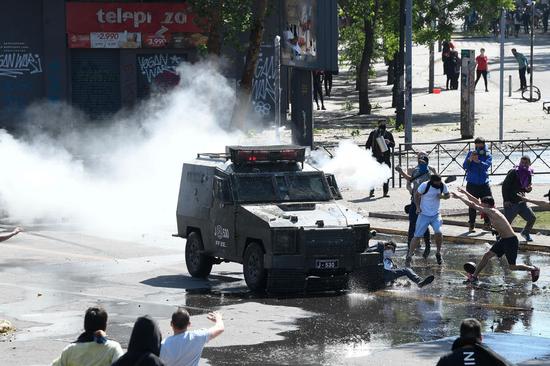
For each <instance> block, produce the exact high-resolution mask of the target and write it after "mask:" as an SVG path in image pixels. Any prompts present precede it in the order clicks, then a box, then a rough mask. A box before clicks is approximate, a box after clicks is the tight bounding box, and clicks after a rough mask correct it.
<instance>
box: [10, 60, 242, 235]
mask: <svg viewBox="0 0 550 366" xmlns="http://www.w3.org/2000/svg"><path fill="white" fill-rule="evenodd" d="M179 73H180V76H181V82H180V85H179V86H178V87H177V88H176V89H175V90H173V91H172V92H170V93H168V94H165V95H162V96H156V97H153V98H151V99H150V100H148V101H145V102H143V103H142V104H141V106H139V107H138V108H136V109H135V110H134V111H130V112H126V113H125V114H124V116H122V115H118V116H117V117H114V118H113V119H112V120H110V121H104V123H101V124H98V123H95V122H90V121H87V120H86V119H85V118H83V116H82V114H81V113H79V112H77V111H75V110H74V109H72V108H70V107H67V106H64V105H59V104H56V105H53V104H42V105H35V106H33V107H31V108H30V109H29V110H28V111H27V113H26V118H25V119H26V120H25V121H21V123H25V124H28V125H29V126H30V127H29V128H28V130H27V132H26V133H25V134H24V135H23V137H21V138H18V139H16V138H14V137H12V136H11V135H10V134H8V133H7V132H5V131H3V130H0V167H1V169H2V174H0V210H2V211H4V213H7V215H8V216H9V218H10V219H11V220H12V221H15V222H18V223H21V224H23V225H25V224H31V223H36V222H37V221H46V222H50V223H51V222H63V221H70V222H72V223H78V224H80V225H84V227H85V228H90V229H103V230H114V232H117V231H118V230H121V231H124V232H134V233H135V234H138V235H140V234H142V233H144V232H147V231H146V230H148V229H150V228H152V227H153V226H155V225H159V224H161V225H167V224H168V225H175V211H176V203H177V194H178V187H179V182H180V174H181V164H182V162H183V161H185V160H190V159H192V158H194V157H195V156H196V153H197V152H223V149H224V147H225V145H227V144H234V143H238V142H239V140H240V139H242V136H241V135H239V134H237V133H228V132H226V131H225V130H224V129H223V128H222V127H220V126H226V125H228V123H229V119H230V117H231V114H232V108H233V103H234V98H235V93H234V89H233V88H232V87H231V86H230V84H229V83H228V81H227V80H226V79H225V78H224V77H223V76H222V75H221V74H220V73H218V72H217V71H216V70H215V68H214V67H213V66H212V65H211V64H207V63H205V64H197V65H189V64H184V65H182V66H181V68H180V69H179Z"/></svg>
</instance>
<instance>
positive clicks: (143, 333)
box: [112, 315, 165, 366]
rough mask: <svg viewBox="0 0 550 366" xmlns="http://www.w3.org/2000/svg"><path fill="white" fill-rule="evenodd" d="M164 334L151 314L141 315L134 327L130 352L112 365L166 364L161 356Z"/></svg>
mask: <svg viewBox="0 0 550 366" xmlns="http://www.w3.org/2000/svg"><path fill="white" fill-rule="evenodd" d="M161 342H162V335H161V334H160V329H159V327H158V325H157V322H155V321H154V320H153V318H151V317H150V316H149V315H146V316H142V317H139V318H138V319H137V320H136V322H135V324H134V329H132V335H131V336H130V341H129V342H128V352H126V353H125V354H124V355H123V356H122V357H121V358H119V359H118V360H117V361H116V362H115V363H113V364H112V366H165V364H164V362H162V360H161V359H160V358H159V355H160V345H161Z"/></svg>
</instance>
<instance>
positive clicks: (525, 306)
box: [0, 224, 550, 366]
mask: <svg viewBox="0 0 550 366" xmlns="http://www.w3.org/2000/svg"><path fill="white" fill-rule="evenodd" d="M173 230H175V228H174V227H172V225H169V224H167V225H166V226H165V227H159V228H158V230H157V231H155V232H154V233H139V232H138V233H136V234H138V235H136V237H138V239H136V238H131V239H128V240H122V238H116V239H113V238H109V237H105V236H100V235H98V234H90V233H87V232H84V231H81V230H79V229H78V228H74V227H70V226H68V225H57V226H56V225H51V226H48V225H39V226H36V227H28V228H27V231H26V232H24V233H21V234H20V235H18V236H16V237H14V238H12V239H10V240H9V241H7V242H4V243H2V245H1V246H0V248H1V256H0V319H7V320H9V321H11V322H12V323H13V324H14V326H15V327H16V328H17V331H16V332H15V333H13V334H10V335H7V336H2V338H1V341H0V354H1V355H2V356H1V357H2V359H1V364H2V365H5V366H9V365H44V364H49V362H50V361H51V360H53V359H54V358H55V357H56V356H58V355H59V353H60V352H61V350H62V349H63V348H64V347H65V346H66V345H67V344H68V343H70V342H72V341H74V340H75V339H76V337H77V335H78V334H79V333H80V332H81V329H82V316H83V312H84V310H85V309H86V308H87V307H89V306H92V305H96V304H101V305H102V306H104V307H105V308H106V309H107V311H108V312H109V326H108V334H109V335H110V337H111V338H113V339H115V340H118V341H120V342H121V343H122V345H123V346H124V347H126V346H127V344H128V339H129V335H130V332H131V327H132V323H133V322H134V320H135V319H136V318H137V317H138V316H140V315H144V314H150V315H151V316H153V317H154V318H155V319H156V320H157V321H158V322H159V324H160V327H161V330H162V333H163V335H164V337H166V336H168V335H169V334H170V328H169V317H170V315H171V312H172V311H173V310H174V309H175V307H176V306H186V307H188V308H189V309H190V312H191V314H192V323H193V327H195V328H200V327H206V326H209V323H208V321H207V320H206V313H207V312H208V311H211V310H219V311H221V312H223V314H224V317H225V322H226V329H227V330H226V332H225V334H223V335H222V336H221V337H219V338H218V339H216V340H214V341H213V342H212V343H211V344H209V346H208V348H207V349H205V352H204V354H203V361H202V362H203V364H211V365H243V364H244V365H256V364H260V363H263V364H273V365H274V364H283V365H284V364H286V365H295V364H303V365H325V364H346V363H349V364H365V363H367V362H369V361H370V360H371V359H372V360H379V359H381V358H387V359H388V360H391V359H394V360H397V359H409V357H412V355H413V354H416V355H419V354H420V352H419V350H422V349H423V350H426V352H427V351H428V350H429V353H426V354H424V355H423V356H422V357H420V358H418V357H417V358H415V360H418V362H415V363H414V364H415V365H429V364H431V365H433V364H434V362H435V361H436V360H437V359H438V357H440V356H441V355H442V354H443V353H444V352H445V351H446V349H447V347H448V341H444V342H442V343H441V342H439V343H438V342H435V341H438V340H440V339H442V338H446V337H454V336H456V334H457V330H458V326H459V323H460V321H461V320H462V319H463V318H465V317H470V316H473V317H476V318H478V319H480V320H481V321H482V322H483V326H484V331H485V332H487V333H492V332H495V333H498V334H504V338H503V339H502V342H510V341H512V340H515V339H516V338H507V337H506V334H508V333H509V334H510V337H511V336H512V335H514V336H525V337H527V338H521V343H523V344H530V343H532V342H531V341H528V339H530V338H529V337H533V336H534V337H537V339H538V338H539V337H541V338H550V326H549V325H550V313H549V312H548V310H547V309H548V306H547V305H548V303H549V301H550V289H549V288H548V286H549V285H550V272H548V271H546V270H545V269H546V268H550V256H548V255H545V254H541V253H521V254H520V256H519V261H520V262H526V263H536V264H537V265H540V266H541V267H542V268H543V272H542V277H541V279H540V280H539V283H537V285H533V284H531V282H530V280H529V279H528V276H527V275H526V274H525V273H511V272H510V271H508V270H507V269H506V267H505V266H503V265H501V264H500V263H498V262H497V261H495V262H494V263H492V264H491V265H490V266H489V268H488V270H487V273H488V275H487V276H488V277H487V280H488V281H490V282H491V284H492V285H491V289H490V290H471V289H469V288H467V287H466V286H464V285H462V280H463V275H462V271H461V267H462V263H463V262H465V261H466V260H476V259H478V258H479V257H480V256H481V255H482V254H483V252H484V250H486V247H485V246H484V245H475V246H464V245H452V244H448V245H446V247H445V252H444V259H445V263H444V265H443V267H438V266H437V265H436V264H435V260H434V259H433V258H430V259H429V260H428V261H423V260H417V261H416V262H415V264H414V268H415V269H416V270H417V271H418V273H419V274H420V275H427V274H429V273H434V274H435V276H436V281H435V282H434V283H433V284H432V285H430V286H428V287H426V288H424V289H418V288H416V286H414V285H413V286H411V285H410V283H409V282H408V281H406V280H400V281H398V282H397V283H396V284H395V285H394V286H393V287H390V288H387V289H385V290H380V291H377V292H368V291H366V290H365V289H363V288H361V287H360V286H357V285H355V282H352V287H351V289H350V291H349V292H347V293H344V294H330V293H329V294H310V295H303V294H297V295H292V296H258V295H254V294H251V293H249V292H248V290H247V288H246V285H245V283H244V280H243V276H242V273H241V266H240V265H238V264H231V263H229V264H222V265H219V266H215V267H214V270H213V272H212V275H211V276H210V278H209V279H208V280H197V279H193V278H191V277H190V276H189V275H188V274H187V271H186V269H185V264H184V243H185V241H184V240H182V239H179V238H173V237H171V236H170V234H171V233H172V231H173ZM404 253H405V246H404V244H402V243H401V244H400V246H399V249H398V258H397V262H398V263H401V264H402V260H401V259H400V258H401V257H402V256H404ZM518 339H519V338H518ZM432 341H434V342H435V343H431V342H432ZM496 343H497V346H498V345H499V344H501V343H499V342H498V341H497V342H496ZM384 352H391V354H389V353H388V354H387V357H386V356H382V355H385V354H386V353H384ZM533 352H534V351H533ZM539 353H540V352H539ZM532 355H535V353H532V354H531V353H530V354H526V355H525V356H524V357H523V358H521V357H520V360H521V361H522V362H526V361H527V360H528V359H529V358H528V357H531V356H532ZM390 356H391V357H390ZM540 356H541V355H539V354H538V353H536V357H540ZM533 357H534V356H533ZM394 364H395V363H394ZM540 364H545V363H540ZM547 364H550V363H547Z"/></svg>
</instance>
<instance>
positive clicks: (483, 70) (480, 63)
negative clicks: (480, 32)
mask: <svg viewBox="0 0 550 366" xmlns="http://www.w3.org/2000/svg"><path fill="white" fill-rule="evenodd" d="M476 65H477V69H476V73H477V77H476V83H475V86H477V82H478V81H479V78H480V77H481V76H483V81H485V91H486V92H488V91H489V89H488V88H487V72H488V71H489V67H488V62H487V56H486V55H485V48H482V49H480V50H479V55H478V56H477V57H476ZM474 88H475V87H474Z"/></svg>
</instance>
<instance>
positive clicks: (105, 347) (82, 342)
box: [52, 307, 123, 366]
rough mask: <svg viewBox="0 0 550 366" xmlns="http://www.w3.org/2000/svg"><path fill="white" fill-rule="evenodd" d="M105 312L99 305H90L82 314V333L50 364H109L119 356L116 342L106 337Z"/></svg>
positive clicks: (65, 365)
mask: <svg viewBox="0 0 550 366" xmlns="http://www.w3.org/2000/svg"><path fill="white" fill-rule="evenodd" d="M106 330H107V312H106V311H105V310H104V309H103V308H101V307H91V308H88V310H86V314H85V315H84V333H82V334H81V335H80V336H79V337H78V338H77V340H76V341H75V342H74V343H71V344H70V345H68V346H67V347H65V349H64V350H63V352H62V353H61V356H60V357H59V358H58V359H57V360H55V361H54V362H53V363H52V366H72V365H80V366H110V365H111V364H112V363H113V362H115V361H116V360H117V359H118V358H119V357H120V356H122V353H123V352H122V348H121V347H120V344H118V342H115V341H112V340H110V339H107V335H106V333H105V332H106Z"/></svg>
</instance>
